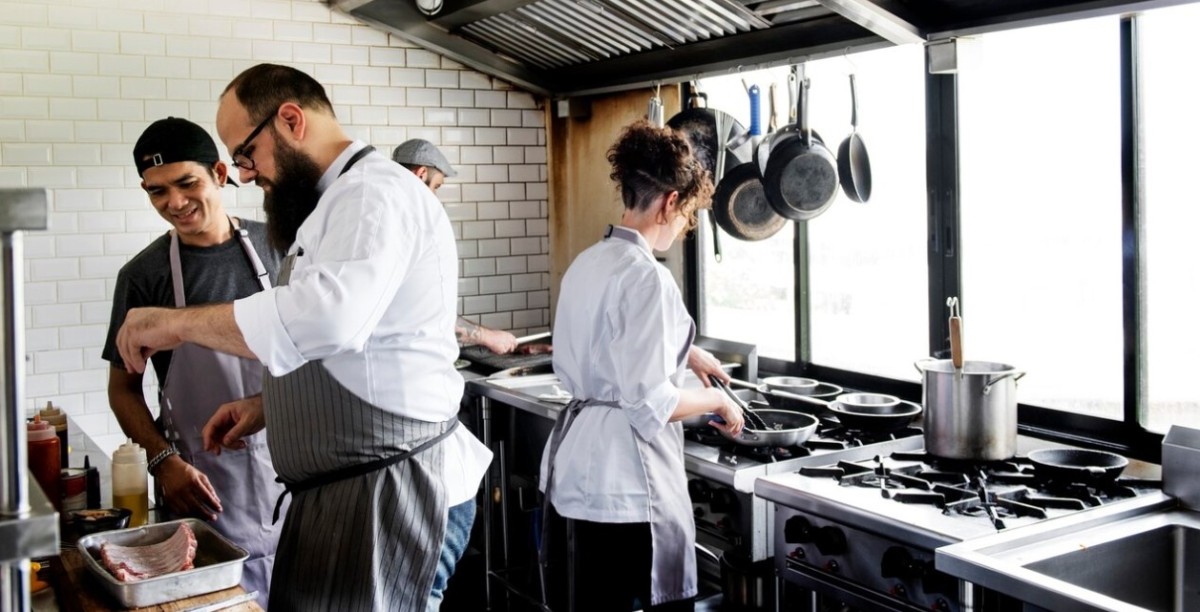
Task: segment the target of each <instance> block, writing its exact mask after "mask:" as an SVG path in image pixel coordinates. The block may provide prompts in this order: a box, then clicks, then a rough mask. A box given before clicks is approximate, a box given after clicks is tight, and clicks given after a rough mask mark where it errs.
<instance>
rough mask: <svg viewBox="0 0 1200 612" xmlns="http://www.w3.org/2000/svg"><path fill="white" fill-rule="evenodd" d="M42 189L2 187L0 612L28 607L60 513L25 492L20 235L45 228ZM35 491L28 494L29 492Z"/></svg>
mask: <svg viewBox="0 0 1200 612" xmlns="http://www.w3.org/2000/svg"><path fill="white" fill-rule="evenodd" d="M48 218H49V206H48V196H47V193H46V190H45V189H0V259H2V261H0V305H2V307H3V317H2V318H0V346H2V347H3V350H4V369H3V370H2V371H0V372H2V373H0V381H2V382H3V387H4V400H3V404H4V405H3V408H2V410H3V412H2V417H0V611H4V612H8V611H9V610H13V611H24V610H28V609H30V601H29V566H28V564H27V563H26V561H27V560H28V559H29V558H30V557H40V556H47V555H54V554H57V553H58V536H59V534H58V515H57V514H56V513H55V512H54V508H53V507H52V506H51V505H50V502H49V501H48V500H47V499H46V497H45V495H43V494H42V491H41V488H40V487H33V490H32V491H30V488H29V475H28V472H27V467H28V466H27V458H26V450H25V448H26V447H25V443H26V440H25V414H24V411H23V410H22V409H21V405H22V403H23V402H24V400H25V296H24V285H25V278H24V264H23V262H22V258H23V256H24V249H23V240H22V232H24V231H27V230H44V229H47V228H48V225H49V224H48ZM31 492H32V493H33V495H32V496H31V495H30V493H31ZM31 502H32V503H31Z"/></svg>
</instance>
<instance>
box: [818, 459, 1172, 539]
mask: <svg viewBox="0 0 1200 612" xmlns="http://www.w3.org/2000/svg"><path fill="white" fill-rule="evenodd" d="M800 474H801V475H802V476H810V477H816V478H833V479H836V480H837V482H838V484H839V485H840V486H844V487H859V488H867V489H877V490H879V492H880V495H881V496H882V497H884V498H887V499H892V500H895V501H897V502H900V503H903V504H916V505H929V506H933V507H936V508H939V509H940V510H941V511H942V514H945V515H958V516H965V517H983V518H986V519H987V520H989V521H991V523H992V524H993V526H995V528H996V529H997V530H1001V529H1005V528H1006V526H1007V525H1006V521H1008V522H1011V520H1012V519H1015V518H1033V519H1045V518H1049V517H1050V516H1051V515H1050V514H1049V512H1048V511H1052V510H1053V511H1077V510H1085V509H1087V508H1090V507H1094V506H1100V505H1103V504H1106V503H1110V502H1112V501H1114V500H1119V499H1126V498H1130V497H1136V496H1138V495H1139V494H1141V493H1144V492H1145V491H1147V490H1152V489H1161V488H1162V482H1161V481H1157V480H1141V479H1117V480H1116V481H1114V482H1112V483H1108V484H1097V483H1074V482H1065V483H1064V482H1054V481H1048V480H1046V479H1044V478H1040V477H1039V476H1038V475H1037V473H1036V472H1035V470H1034V468H1033V466H1032V465H1031V464H1030V463H1029V461H1028V459H1026V458H1024V457H1014V458H1012V459H1008V460H1004V461H984V462H977V461H954V460H947V459H944V458H939V457H934V456H931V455H929V454H927V453H920V452H917V453H912V452H896V453H892V454H891V455H889V456H888V457H886V458H885V457H880V456H876V457H874V458H873V459H870V460H865V461H858V462H847V461H841V462H838V463H837V464H836V465H830V466H823V467H803V468H800Z"/></svg>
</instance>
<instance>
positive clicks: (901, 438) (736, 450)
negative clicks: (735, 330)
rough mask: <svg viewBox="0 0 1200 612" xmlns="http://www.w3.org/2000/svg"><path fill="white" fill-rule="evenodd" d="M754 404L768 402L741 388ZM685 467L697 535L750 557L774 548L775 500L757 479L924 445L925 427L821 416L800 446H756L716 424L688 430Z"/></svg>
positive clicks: (766, 554)
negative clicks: (856, 423)
mask: <svg viewBox="0 0 1200 612" xmlns="http://www.w3.org/2000/svg"><path fill="white" fill-rule="evenodd" d="M738 394H739V395H740V396H742V397H743V398H744V399H747V400H749V401H750V404H751V406H752V407H762V408H765V407H766V406H767V404H766V403H765V402H764V401H762V400H761V399H760V396H758V395H757V394H755V393H753V392H745V391H740V392H738ZM684 438H685V441H684V449H683V452H684V469H685V470H686V471H687V473H688V478H689V481H688V492H689V493H690V494H691V497H692V506H693V509H694V511H695V515H696V530H697V539H698V540H699V541H700V543H701V544H702V545H706V546H709V547H710V548H714V549H717V550H719V551H722V552H723V551H727V550H733V549H738V550H740V551H742V552H743V553H744V554H747V555H749V556H750V560H751V561H760V560H763V559H767V558H769V557H771V556H772V555H773V554H774V540H773V538H772V532H773V528H772V525H773V521H772V516H771V514H772V508H771V504H769V503H767V501H766V500H764V499H762V498H760V497H756V496H755V495H754V494H753V493H754V483H755V481H756V480H757V479H758V478H759V477H761V476H766V475H768V474H782V473H789V472H795V471H797V470H799V469H801V468H803V467H805V466H817V465H827V464H829V463H831V462H836V461H858V460H862V459H868V458H870V457H873V456H875V455H879V454H881V453H882V454H888V453H891V452H895V451H905V450H914V449H919V448H921V445H922V437H921V430H920V429H918V428H915V427H908V428H903V429H900V430H897V431H892V432H883V433H872V432H859V431H854V430H850V429H846V428H845V427H842V426H841V425H840V424H839V423H838V422H837V421H836V420H834V419H830V418H822V419H821V423H820V425H819V426H818V427H817V431H816V433H815V434H813V436H812V437H811V438H809V439H808V440H807V441H806V442H805V443H804V444H803V445H801V446H793V447H788V448H775V447H753V446H740V445H737V444H734V443H732V442H730V441H728V440H726V439H725V438H724V437H722V436H721V435H719V434H718V433H717V431H716V430H715V429H712V428H698V429H690V430H688V431H686V432H685V433H684Z"/></svg>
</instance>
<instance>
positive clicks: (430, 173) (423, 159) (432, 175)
mask: <svg viewBox="0 0 1200 612" xmlns="http://www.w3.org/2000/svg"><path fill="white" fill-rule="evenodd" d="M392 161H394V162H396V163H397V164H400V165H401V166H404V167H405V168H408V169H409V170H410V171H412V173H413V174H415V175H417V178H419V179H421V182H422V183H425V186H426V187H429V190H430V191H432V192H433V193H435V194H436V193H437V190H438V189H440V188H441V187H442V185H443V184H445V182H446V177H448V176H449V177H455V176H458V171H457V170H455V169H454V166H451V165H450V160H448V159H446V156H445V155H443V154H442V152H441V151H439V150H438V148H437V147H435V146H434V145H433V143H432V142H429V141H428V140H423V139H421V138H413V139H411V140H406V141H404V142H402V143H400V145H399V146H397V147H396V148H395V149H393V150H392ZM454 333H455V334H457V335H458V343H459V344H461V345H463V346H471V345H474V344H478V345H480V346H483V347H486V348H487V349H488V350H489V351H492V352H493V353H496V354H497V355H503V354H505V353H511V352H513V350H514V349H516V348H517V337H516V336H514V335H512V334H511V333H509V332H506V331H504V330H502V329H492V328H490V327H485V326H484V325H482V324H480V323H476V322H474V321H471V320H470V319H467V318H465V317H458V319H457V320H456V321H455V323H454Z"/></svg>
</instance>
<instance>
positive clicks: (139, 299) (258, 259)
mask: <svg viewBox="0 0 1200 612" xmlns="http://www.w3.org/2000/svg"><path fill="white" fill-rule="evenodd" d="M133 162H134V165H136V166H137V170H138V175H140V176H141V177H142V189H144V190H145V191H146V194H147V195H149V197H150V204H151V205H152V206H154V209H155V210H156V211H158V214H159V215H161V216H162V218H163V219H165V220H166V221H167V223H170V224H171V230H170V231H168V232H167V233H165V234H163V235H162V236H160V237H158V238H157V239H156V240H154V242H151V243H150V245H149V246H147V247H146V248H145V249H143V250H142V252H141V253H138V254H137V255H136V256H134V257H133V259H131V260H130V261H129V262H128V263H126V264H125V266H123V267H122V268H121V271H120V273H119V274H118V275H117V286H116V290H115V291H114V295H113V309H112V321H111V323H110V325H109V329H108V340H107V341H106V342H105V345H104V352H103V357H104V359H106V360H108V361H109V362H110V363H111V364H112V368H110V369H109V379H108V380H109V383H108V398H109V403H110V405H111V406H112V410H113V412H114V413H115V414H116V416H117V420H118V421H119V422H120V423H121V429H122V430H124V432H125V435H127V436H129V437H130V438H132V439H133V440H134V441H135V442H137V443H138V444H140V445H141V446H142V447H144V448H145V449H146V453H147V456H148V457H149V458H150V461H149V465H148V468H149V471H150V474H151V475H153V476H154V477H155V478H157V479H158V485H159V487H160V488H161V490H162V492H163V496H164V497H165V501H166V504H167V508H168V509H169V511H170V513H171V514H172V515H173V516H178V517H196V518H201V519H205V520H208V521H212V525H213V527H214V528H216V529H217V530H218V531H220V532H221V533H222V534H223V535H225V536H226V537H228V538H229V539H230V540H232V541H233V542H234V543H235V544H237V545H238V546H241V547H242V548H245V549H246V550H247V551H249V552H250V558H249V560H247V561H246V563H245V566H244V571H243V577H242V584H243V585H244V586H245V587H246V589H247V590H257V591H258V592H259V594H260V596H259V601H260V603H261V604H262V605H263V607H266V604H267V593H268V592H269V590H270V578H271V569H272V566H273V564H274V557H275V548H276V545H277V543H278V540H279V530H278V528H277V527H276V526H273V525H272V524H271V514H272V511H273V510H274V502H275V499H276V497H278V495H279V493H280V492H282V490H283V489H282V485H280V484H279V483H277V482H275V470H274V468H273V467H272V465H271V456H270V454H269V453H268V451H267V443H266V437H265V434H258V435H255V436H250V437H247V438H246V439H245V442H246V445H245V447H244V448H241V449H237V450H227V451H226V452H224V453H222V454H220V455H214V454H211V453H206V452H204V447H203V444H202V441H201V431H202V430H203V429H204V425H205V423H207V422H208V419H209V418H210V417H211V416H212V415H213V414H214V413H215V412H216V411H217V408H219V407H220V406H221V405H223V404H227V403H232V402H261V396H260V393H261V390H262V365H261V364H259V363H258V362H257V361H255V360H252V359H242V358H238V357H234V356H231V355H226V354H223V353H218V352H216V351H212V350H209V349H206V348H203V347H200V346H198V345H194V344H183V345H181V346H179V347H176V348H175V349H174V350H169V351H160V352H158V353H155V354H154V356H153V357H152V358H151V360H152V362H153V363H154V371H155V373H156V374H157V375H158V387H159V406H160V410H161V414H160V416H161V421H162V426H161V428H160V427H159V426H157V425H156V424H155V422H154V420H153V417H152V416H151V412H150V409H149V407H148V406H147V404H146V400H145V397H144V395H143V393H142V374H141V373H136V372H134V373H131V372H127V371H126V368H125V362H124V360H123V359H122V358H121V355H120V354H119V352H118V350H117V346H116V337H117V330H118V329H120V327H121V324H122V323H123V322H124V321H125V317H126V313H128V312H129V310H130V309H132V308H138V307H142V306H177V307H178V306H184V305H188V304H209V303H213V302H227V301H230V300H235V299H238V298H241V297H245V296H248V295H251V294H254V293H257V292H259V291H262V290H263V289H266V288H268V287H270V286H271V285H272V284H273V283H274V281H275V275H276V272H277V270H278V269H279V261H280V256H279V253H278V252H277V251H275V250H274V249H271V248H270V247H269V246H268V241H267V230H266V226H265V225H264V224H262V223H258V222H255V221H246V220H241V219H236V218H233V217H230V216H228V215H227V214H226V213H225V208H224V206H223V205H222V202H221V187H222V186H224V185H226V184H227V182H230V183H231V181H230V179H229V176H228V167H227V166H226V165H225V162H222V161H221V159H220V156H219V155H218V154H217V147H216V145H215V144H214V143H213V139H212V137H211V136H209V135H208V133H207V132H205V131H204V129H203V128H201V127H200V126H198V125H196V124H194V123H192V122H190V121H187V120H186V119H179V118H175V117H168V118H166V119H161V120H159V121H155V122H154V123H152V124H150V126H149V127H148V128H146V131H144V132H143V133H142V135H141V137H140V138H138V141H137V144H135V145H134V148H133ZM235 186H236V184H235ZM218 517H219V518H218Z"/></svg>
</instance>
